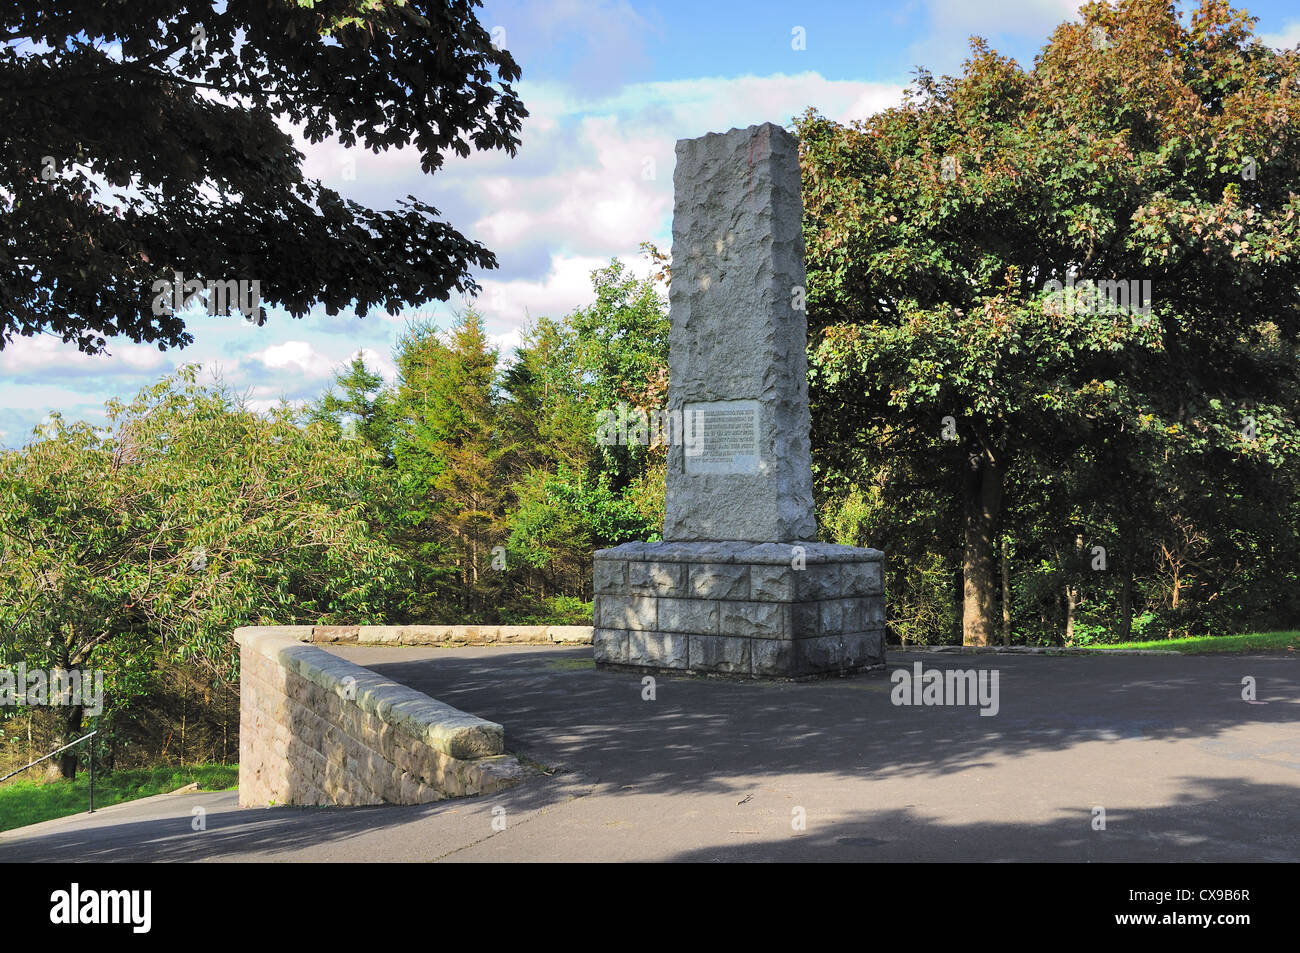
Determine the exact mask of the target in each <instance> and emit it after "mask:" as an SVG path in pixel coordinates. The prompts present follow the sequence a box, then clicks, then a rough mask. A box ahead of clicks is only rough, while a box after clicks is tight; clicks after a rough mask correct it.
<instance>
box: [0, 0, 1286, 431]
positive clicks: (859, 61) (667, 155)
mask: <svg viewBox="0 0 1300 953" xmlns="http://www.w3.org/2000/svg"><path fill="white" fill-rule="evenodd" d="M1077 6H1078V4H1077V3H1075V2H1072V0H998V2H985V0H896V2H893V3H875V2H870V3H821V2H813V0H805V2H802V3H789V2H779V3H778V2H771V0H716V2H700V0H683V2H677V0H673V2H636V3H630V2H622V0H615V2H610V0H550V2H546V0H488V2H486V3H485V5H484V7H483V9H482V11H481V12H480V16H479V19H480V22H482V23H483V25H484V26H485V27H487V28H488V29H490V30H493V29H496V28H499V29H500V30H501V31H504V32H503V34H502V33H497V34H496V35H497V36H503V37H504V43H505V45H506V47H507V48H509V49H510V50H511V52H512V53H513V54H514V56H515V59H516V60H517V61H518V62H519V63H520V65H521V66H522V68H523V72H524V78H523V80H522V82H520V83H519V84H518V90H519V92H520V95H521V98H522V99H523V101H524V104H525V105H526V106H527V108H528V110H529V112H530V114H531V115H530V117H529V118H528V119H527V120H526V122H525V126H524V130H523V145H522V147H521V149H520V151H519V153H518V155H517V156H516V157H515V158H513V159H511V158H508V157H506V156H505V155H503V154H497V153H493V154H476V155H473V156H471V157H469V158H467V159H459V158H458V157H455V156H452V157H450V158H448V160H447V162H446V164H445V166H444V168H443V169H442V170H441V171H440V172H439V173H438V174H436V175H434V176H426V175H424V174H423V173H422V172H421V171H420V168H419V163H418V159H417V156H416V155H415V153H414V151H413V150H410V151H403V152H394V153H389V154H386V155H383V156H374V155H372V154H370V153H368V152H366V151H364V150H345V149H343V148H342V147H341V146H338V145H337V144H330V143H321V144H319V145H314V146H313V145H309V144H307V143H305V142H302V141H300V143H299V148H300V149H302V151H303V152H304V153H305V154H306V156H307V160H306V163H305V171H306V174H307V175H309V176H311V177H314V178H320V179H322V180H324V181H326V182H327V183H329V184H330V185H331V186H333V187H334V188H337V189H338V190H339V191H340V192H342V193H344V194H345V195H347V196H349V197H351V198H353V199H356V200H357V201H360V202H364V203H366V204H369V205H371V206H375V207H384V208H391V207H393V200H394V199H395V198H396V197H400V196H404V195H407V194H408V193H409V194H414V195H416V196H418V197H420V198H422V199H424V200H426V201H428V202H430V203H432V204H433V205H435V206H436V207H437V208H438V209H439V210H440V211H441V212H442V213H443V215H444V216H445V217H446V218H447V219H448V220H449V221H450V222H451V223H452V224H453V225H455V226H456V227H457V228H459V229H460V230H461V231H462V232H464V233H465V234H466V235H468V236H470V237H471V238H474V239H476V240H479V241H481V242H483V243H484V244H485V245H487V247H489V248H491V249H492V250H493V251H494V252H495V253H496V255H497V259H498V261H499V263H500V267H499V268H498V269H497V270H496V271H492V272H486V273H483V274H479V275H476V277H477V278H478V280H479V281H480V283H481V284H482V285H483V288H484V290H483V293H482V295H481V296H480V299H479V301H478V306H479V308H480V310H481V311H482V312H483V313H484V314H485V316H486V319H487V324H488V330H489V332H490V333H491V334H492V336H493V338H494V340H495V341H496V342H497V343H498V344H499V345H501V346H502V348H503V349H504V350H506V351H508V350H509V348H510V347H511V346H512V345H513V344H514V343H515V342H516V341H517V339H518V338H517V335H518V330H519V328H520V326H521V325H522V323H523V322H524V320H525V319H526V317H527V316H528V315H531V316H533V317H537V316H539V315H552V316H560V315H563V314H565V313H567V312H569V311H571V310H572V309H573V308H575V307H577V306H580V305H583V304H585V303H587V301H588V300H589V298H590V273H591V271H592V270H593V269H595V268H597V267H600V266H601V265H603V264H605V263H607V262H608V261H609V259H610V258H611V257H615V256H617V257H620V258H622V259H624V260H625V261H627V262H628V263H629V264H634V267H635V268H636V269H637V270H638V271H641V272H644V266H643V264H642V262H641V261H640V259H639V254H638V245H639V244H640V243H641V242H643V241H647V240H649V241H654V242H657V243H658V244H659V245H660V246H661V247H662V248H664V249H665V250H666V249H667V248H668V247H669V246H670V245H671V238H670V234H671V224H672V173H673V161H674V160H673V146H674V143H675V142H676V140H678V139H682V138H690V137H694V136H700V135H703V134H704V133H706V132H721V131H725V130H727V129H730V128H732V127H743V126H748V125H751V124H754V123H758V122H765V121H773V122H778V123H782V124H785V125H789V123H790V121H791V119H792V117H794V116H795V115H798V114H800V113H802V112H803V111H804V110H805V109H806V108H807V107H809V106H813V107H815V108H816V109H817V110H819V111H820V112H821V113H823V114H824V115H826V116H829V117H831V118H834V119H837V120H840V121H847V120H850V119H858V118H863V117H866V116H868V115H870V114H871V113H872V112H875V111H876V110H879V109H881V108H883V107H886V106H890V105H892V104H894V103H896V102H897V101H898V99H899V96H900V93H901V90H902V88H903V86H904V85H906V84H907V83H908V82H909V79H910V77H911V74H912V71H913V69H914V68H915V67H916V66H918V65H923V66H925V67H926V68H927V69H929V70H930V71H931V72H933V73H952V72H956V71H957V70H958V69H959V67H960V64H961V61H962V59H963V58H964V56H965V54H966V52H967V49H968V47H967V38H968V37H969V36H970V35H971V34H978V35H981V36H984V37H987V38H988V39H989V40H990V41H991V42H992V44H993V46H994V47H995V48H996V49H998V50H999V51H1000V52H1002V53H1004V54H1008V55H1011V56H1014V57H1015V58H1016V59H1017V60H1019V61H1020V62H1021V63H1022V64H1026V65H1027V64H1029V63H1030V62H1031V61H1032V59H1033V57H1034V54H1035V53H1036V52H1037V50H1038V49H1039V48H1040V47H1041V45H1042V44H1043V42H1044V41H1045V39H1046V37H1047V36H1048V34H1049V33H1050V32H1051V30H1052V28H1053V27H1054V26H1055V25H1056V24H1057V23H1059V22H1061V21H1063V20H1067V19H1075V18H1076V14H1075V10H1076V9H1077ZM1248 9H1250V11H1251V12H1252V13H1253V14H1254V15H1256V16H1258V17H1259V18H1260V22H1259V26H1258V30H1259V32H1260V33H1262V34H1263V35H1264V36H1265V39H1266V41H1267V42H1270V43H1271V44H1273V45H1276V46H1291V45H1294V44H1296V43H1297V42H1300V9H1297V8H1296V7H1294V6H1293V5H1292V3H1291V0H1267V2H1254V3H1251V4H1249V7H1248ZM797 28H802V31H803V32H802V35H803V38H804V44H803V45H804V48H803V49H795V48H794V46H795V45H796V44H794V43H793V42H792V39H793V37H794V35H795V30H796V29H797ZM350 166H351V167H354V168H355V178H350V177H345V175H344V173H345V170H348V169H349V167H350ZM459 305H460V302H457V301H455V300H453V301H451V302H448V303H447V304H443V303H441V302H430V303H427V304H419V305H415V306H413V307H412V308H411V309H410V310H409V312H407V313H405V314H403V315H399V316H397V317H392V316H389V315H386V314H380V313H377V312H374V311H372V312H371V313H370V315H368V316H367V317H365V318H364V319H359V318H358V317H356V316H355V315H353V314H346V313H345V314H342V315H339V316H337V317H335V318H329V317H327V316H326V315H325V314H324V312H323V309H319V310H318V311H317V312H315V313H313V314H311V315H309V316H308V317H306V318H304V319H302V320H294V319H292V318H290V317H289V316H288V315H287V314H285V313H284V312H280V311H276V310H271V311H270V313H269V319H268V321H267V323H266V325H265V326H264V327H261V328H251V327H248V326H247V325H245V324H244V323H243V322H242V321H238V320H234V319H222V318H207V317H205V316H199V317H197V318H195V319H194V320H193V321H192V322H191V323H190V330H191V331H192V333H193V334H194V343H193V344H192V345H190V346H189V347H187V348H185V349H184V350H170V351H167V352H159V351H158V350H157V349H156V348H154V347H151V346H148V345H143V344H133V343H131V342H129V341H126V340H118V341H113V342H111V347H110V352H111V353H110V354H108V355H103V356H98V357H86V356H85V355H81V354H79V353H78V352H77V351H76V349H75V347H74V346H72V345H65V344H62V343H61V342H59V341H58V340H57V339H55V338H52V337H37V338H19V339H17V340H15V341H14V342H12V343H11V344H10V345H9V346H8V347H6V348H5V349H4V350H3V351H0V443H3V444H4V445H7V446H11V447H12V446H18V445H21V444H22V443H24V442H25V441H26V439H27V438H28V435H29V434H30V433H31V430H32V428H33V427H35V426H37V425H38V424H39V423H40V421H41V420H42V419H44V418H45V417H46V416H47V415H48V414H49V413H50V412H51V411H56V410H57V411H59V412H61V413H63V414H64V416H66V417H70V418H81V419H85V420H90V421H93V422H101V421H102V420H103V412H102V405H103V402H104V401H105V400H106V399H107V398H109V397H114V396H116V397H123V398H126V397H130V396H133V395H134V394H135V393H136V392H137V391H138V390H139V389H140V388H141V387H144V386H146V385H147V384H149V383H151V382H153V381H154V380H156V379H157V378H158V377H160V376H162V375H164V374H167V373H169V372H170V371H171V370H173V369H174V368H175V367H176V366H177V365H179V364H181V363H185V362H190V361H194V362H199V363H201V364H203V365H204V367H205V369H206V370H207V372H208V373H210V374H212V375H219V376H220V378H221V379H222V380H223V381H224V382H225V383H226V384H228V385H230V386H231V387H233V388H234V389H236V390H237V391H239V392H241V393H246V394H248V395H249V396H250V397H251V398H252V399H253V400H254V401H256V402H259V403H261V404H263V405H269V404H273V403H275V402H277V401H278V400H280V399H281V398H284V399H288V400H292V401H305V400H308V399H311V398H314V397H315V396H316V395H318V394H319V393H320V392H321V390H322V389H323V388H324V387H325V386H327V385H328V383H329V382H330V380H331V379H332V377H333V374H334V372H335V371H336V370H337V369H338V368H339V367H340V366H342V365H344V364H345V363H346V362H347V361H348V360H349V359H350V358H351V357H352V355H354V354H356V353H357V352H358V351H360V352H362V353H364V354H365V356H366V357H367V359H368V360H369V361H370V362H371V364H372V366H377V367H378V368H379V369H380V370H382V371H383V372H384V373H385V374H386V375H389V376H390V377H391V375H392V371H393V365H392V358H391V349H392V345H393V342H394V339H395V336H396V334H397V333H398V332H399V331H400V330H401V329H402V328H403V327H404V326H405V325H406V324H407V322H408V321H409V320H412V319H418V318H421V317H426V318H433V319H434V320H436V321H437V322H438V323H439V324H440V325H441V326H443V327H445V326H446V325H447V324H448V323H449V322H450V320H451V309H452V308H454V307H458V306H459Z"/></svg>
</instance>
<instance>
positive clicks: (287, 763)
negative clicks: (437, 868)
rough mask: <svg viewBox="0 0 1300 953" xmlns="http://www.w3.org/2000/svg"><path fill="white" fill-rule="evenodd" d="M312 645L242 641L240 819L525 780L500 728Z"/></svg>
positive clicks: (307, 629) (301, 631)
mask: <svg viewBox="0 0 1300 953" xmlns="http://www.w3.org/2000/svg"><path fill="white" fill-rule="evenodd" d="M318 628H319V627H318ZM379 628H383V627H379ZM314 635H315V634H314V632H313V627H312V626H270V627H248V628H241V629H236V630H235V641H236V642H237V643H238V644H239V647H240V652H239V659H240V680H239V690H240V701H239V706H240V708H239V803H240V806H241V807H265V806H267V805H272V804H302V805H359V804H385V803H387V804H424V803H427V802H429V801H437V800H441V799H443V798H447V797H462V796H466V795H473V794H490V793H492V792H493V791H497V790H500V789H501V788H502V787H505V786H507V785H509V784H511V783H513V782H514V781H516V780H518V779H519V778H520V777H521V776H522V773H523V772H522V769H521V767H520V765H519V762H518V761H517V760H516V759H515V758H514V757H512V756H510V755H506V754H505V753H504V750H505V748H504V743H505V732H504V730H503V729H502V727H501V726H500V725H498V724H496V723H494V722H490V721H487V720H485V719H483V718H478V717H476V716H474V715H470V714H466V713H465V712H463V711H460V710H458V709H456V708H453V707H451V706H450V705H447V704H444V703H442V702H440V701H437V700H436V699H433V698H430V697H429V696H428V695H425V694H423V693H422V692H418V691H416V690H415V689H412V688H407V687H406V686H404V685H399V684H397V683H396V682H393V681H390V680H389V679H386V678H384V677H383V676H382V675H379V674H378V673H376V672H372V671H370V670H369V669H367V668H362V667H361V666H360V665H355V664H353V663H351V662H348V661H346V660H345V659H341V658H337V657H336V656H334V655H331V654H330V653H329V652H326V651H325V650H324V649H321V648H317V647H316V646H314V645H304V644H302V643H303V642H304V641H311V640H312V639H313V638H314Z"/></svg>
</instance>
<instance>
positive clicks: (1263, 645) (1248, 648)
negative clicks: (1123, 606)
mask: <svg viewBox="0 0 1300 953" xmlns="http://www.w3.org/2000/svg"><path fill="white" fill-rule="evenodd" d="M1092 648H1106V649H1154V650H1160V651H1169V652H1182V653H1185V654H1194V653H1200V652H1287V651H1291V652H1297V651H1300V632H1248V633H1246V634H1245V635H1193V636H1188V637H1186V638H1181V639H1159V640H1157V641H1154V642H1121V643H1119V644H1117V645H1094V646H1092Z"/></svg>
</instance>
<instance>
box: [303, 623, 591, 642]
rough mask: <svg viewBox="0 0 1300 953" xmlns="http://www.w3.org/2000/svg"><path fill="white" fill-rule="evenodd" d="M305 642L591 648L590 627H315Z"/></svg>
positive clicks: (310, 627) (309, 630) (308, 631)
mask: <svg viewBox="0 0 1300 953" xmlns="http://www.w3.org/2000/svg"><path fill="white" fill-rule="evenodd" d="M294 628H298V629H304V630H307V633H308V634H307V637H305V638H302V641H304V642H344V643H349V644H350V643H356V644H358V645H590V644H591V626H589V625H315V626H297V627H294Z"/></svg>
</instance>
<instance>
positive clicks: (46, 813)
mask: <svg viewBox="0 0 1300 953" xmlns="http://www.w3.org/2000/svg"><path fill="white" fill-rule="evenodd" d="M43 768H44V765H40V766H38V767H35V768H32V770H33V771H40V770H42V769H43ZM195 781H197V782H199V787H200V788H201V789H202V790H204V791H226V790H229V789H230V788H233V787H236V786H237V785H238V784H239V765H237V764H196V765H192V766H191V767H188V768H178V767H176V766H174V765H170V766H163V767H158V768H140V769H134V770H126V771H114V772H112V773H111V774H107V773H101V772H99V771H96V772H95V809H96V810H98V809H99V808H101V807H108V806H109V805H110V804H120V803H122V802H123V801H134V800H136V799H137V798H142V797H150V796H151V795H154V794H166V793H167V792H168V791H175V790H176V789H177V788H181V787H184V786H185V785H187V784H193V783H194V782H195ZM89 806H90V775H89V774H88V773H87V772H86V770H85V769H84V768H83V769H81V770H78V771H77V777H76V780H74V781H39V780H25V779H23V778H21V776H20V777H18V778H14V779H13V780H12V781H7V782H6V783H5V784H3V785H0V831H8V830H12V829H13V828H15V827H24V826H26V825H28V824H36V823H38V822H40V821H48V820H52V819H53V818H56V817H66V816H68V815H69V814H78V813H81V812H83V811H85V810H86V808H87V807H89Z"/></svg>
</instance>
